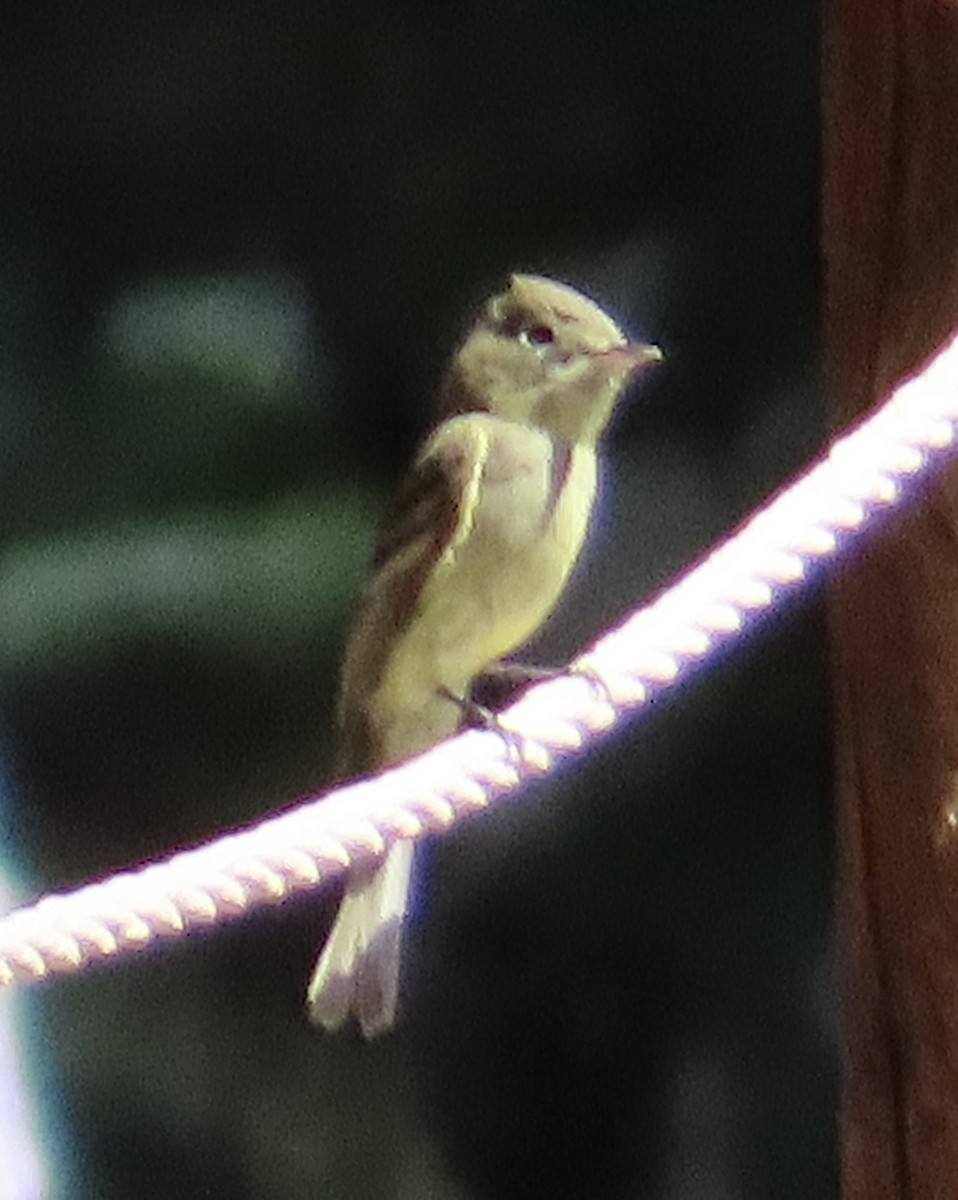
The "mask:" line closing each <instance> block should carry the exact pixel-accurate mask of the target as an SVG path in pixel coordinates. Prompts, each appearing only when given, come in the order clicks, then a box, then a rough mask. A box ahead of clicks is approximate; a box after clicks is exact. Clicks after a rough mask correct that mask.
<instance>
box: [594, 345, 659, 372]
mask: <svg viewBox="0 0 958 1200" xmlns="http://www.w3.org/2000/svg"><path fill="white" fill-rule="evenodd" d="M599 357H600V358H602V359H603V360H604V361H605V362H606V363H608V365H609V368H610V370H611V371H614V372H616V373H621V374H622V375H632V374H635V373H637V372H639V371H644V370H645V369H646V368H648V367H654V366H655V365H656V363H660V362H662V360H663V359H664V357H665V355H664V354H663V353H662V351H661V350H660V349H659V348H658V346H652V345H649V343H648V342H624V343H623V344H622V345H621V346H610V347H609V349H608V350H603V351H602V353H601V354H600V355H599Z"/></svg>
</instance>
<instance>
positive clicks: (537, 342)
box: [516, 325, 555, 353]
mask: <svg viewBox="0 0 958 1200" xmlns="http://www.w3.org/2000/svg"><path fill="white" fill-rule="evenodd" d="M516 340H517V341H519V342H521V343H522V345H523V346H529V347H531V349H533V350H536V351H537V352H539V353H541V352H542V351H543V350H544V349H545V348H546V347H547V346H551V345H552V343H553V342H554V341H555V334H554V333H553V332H552V330H551V329H550V328H549V326H548V325H535V326H533V328H532V329H520V330H519V333H518V335H517V338H516Z"/></svg>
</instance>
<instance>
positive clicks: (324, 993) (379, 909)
mask: <svg viewBox="0 0 958 1200" xmlns="http://www.w3.org/2000/svg"><path fill="white" fill-rule="evenodd" d="M412 859H413V844H412V842H396V844H395V845H394V846H392V847H391V848H390V850H389V852H388V853H387V855H386V858H385V860H384V861H383V863H382V864H381V865H380V866H378V867H377V868H376V870H375V872H374V873H373V874H372V875H368V876H366V877H365V878H364V879H357V880H355V881H353V882H351V883H350V885H349V888H348V889H347V891H346V895H345V897H344V898H343V903H342V905H341V907H340V910H339V914H338V916H337V917H336V921H335V923H334V925H333V928H332V931H331V932H330V935H329V938H328V940H327V942H326V945H325V946H324V947H323V952H322V954H320V956H319V961H318V962H317V964H316V966H315V968H314V970H313V976H312V979H311V980H310V983H309V990H308V992H307V994H306V1005H307V1008H308V1010H309V1017H310V1020H311V1021H312V1022H313V1024H315V1025H321V1026H322V1027H323V1028H324V1029H328V1030H331V1031H332V1030H336V1029H339V1028H340V1027H341V1026H342V1025H343V1024H344V1023H345V1022H346V1021H347V1019H348V1018H349V1017H350V1016H355V1017H356V1019H357V1020H358V1021H359V1026H360V1028H361V1029H362V1031H363V1033H364V1034H365V1036H366V1037H368V1038H372V1037H375V1036H376V1035H377V1034H380V1033H385V1032H386V1031H387V1030H388V1029H391V1028H392V1026H393V1023H394V1022H395V1019H396V1004H397V1002H398V999H399V961H400V949H401V940H402V925H403V917H404V916H405V914H406V907H407V904H408V898H409V882H410V876H411V874H412Z"/></svg>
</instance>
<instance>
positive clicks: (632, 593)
mask: <svg viewBox="0 0 958 1200" xmlns="http://www.w3.org/2000/svg"><path fill="white" fill-rule="evenodd" d="M817 23H818V12H817V9H816V8H815V7H814V6H812V5H810V4H807V3H802V4H799V3H787V2H786V3H779V4H775V5H769V4H767V3H758V2H757V0H749V2H745V3H739V4H735V5H733V4H728V3H726V4H718V5H716V4H714V3H705V2H704V0H690V2H687V3H681V2H679V3H676V2H675V0H671V2H670V3H664V2H663V0H657V2H655V3H653V2H652V0H648V2H646V3H642V4H633V5H627V6H623V5H620V4H612V3H611V2H606V0H603V2H596V0H591V2H589V3H586V2H585V0H579V2H576V0H562V2H557V3H554V4H545V3H540V4H533V3H516V4H511V5H500V4H496V3H489V4H486V5H485V6H478V5H474V4H462V5H440V4H437V3H428V2H426V0H421V2H419V3H414V2H412V0H408V2H407V3H405V4H393V5H386V4H382V3H379V4H377V3H374V2H372V0H351V2H350V3H349V4H345V3H342V2H341V0H330V2H328V3H324V4H322V5H319V4H307V3H305V2H302V3H293V2H292V0H276V2H274V3H273V4H270V5H265V4H261V3H257V4H253V3H251V2H249V0H232V2H231V3H229V4H227V3H213V2H212V0H203V2H201V0H190V2H188V3H186V2H184V3H179V4H177V3H171V2H166V3H163V2H156V3H152V4H150V5H143V6H129V7H128V9H127V10H126V11H124V12H122V14H121V12H120V8H119V6H114V5H109V4H104V3H97V2H95V0H93V2H91V3H89V4H84V5H75V6H67V5H53V4H44V3H36V4H33V5H31V6H29V7H27V6H22V5H19V4H13V3H11V4H9V5H6V6H5V7H4V11H3V15H2V17H0V152H2V162H3V170H2V172H0V331H2V335H0V357H2V365H3V372H2V376H0V539H2V570H0V731H2V736H3V740H4V745H5V749H6V752H7V758H8V763H7V767H8V771H9V775H10V778H11V781H12V788H13V795H14V803H13V807H12V810H11V813H10V819H9V820H8V821H7V830H6V832H5V836H4V840H5V842H6V844H7V846H8V848H9V847H13V848H15V849H16V851H17V852H18V853H19V854H20V855H21V858H22V861H23V862H24V863H26V864H28V865H29V868H30V870H31V871H32V881H33V890H36V891H40V890H44V889H51V888H64V887H67V886H70V885H73V884H76V883H79V882H82V881H85V880H87V879H89V878H92V877H95V876H97V875H99V874H101V873H104V872H107V871H109V870H111V869H113V868H116V867H119V866H126V865H129V864H132V863H138V862H142V861H145V860H148V859H149V858H150V857H152V856H154V855H159V854H165V853H167V852H169V851H171V850H173V849H176V848H179V847H182V846H185V845H189V844H193V843H196V842H198V841H201V840H203V839H205V838H206V837H209V836H212V835H214V834H215V833H217V832H220V831H223V830H226V829H228V828H230V827H232V826H235V825H237V824H239V823H242V822H246V821H249V820H251V819H254V818H256V817H259V816H261V815H263V814H265V813H267V812H269V811H270V810H271V809H273V808H276V807H279V806H282V805H284V804H286V803H288V802H289V800H290V799H291V798H293V797H295V796H296V795H298V794H301V793H303V792H305V791H307V790H308V789H310V788H314V787H317V786H319V785H321V784H322V781H323V779H324V777H325V774H326V772H327V770H328V763H329V754H330V736H329V726H330V711H331V706H332V703H333V700H334V695H335V679H336V669H337V660H338V655H339V651H340V647H341V644H342V639H343V635H344V629H345V623H346V622H347V620H348V617H349V614H350V612H351V611H352V609H353V606H354V605H355V600H356V596H357V592H358V589H359V587H360V586H361V581H362V578H363V574H364V570H365V564H366V561H367V556H368V553H369V548H370V544H371V538H372V534H373V530H374V526H375V521H376V518H377V514H378V513H379V511H380V509H381V507H382V505H383V504H384V502H385V499H386V497H387V496H388V490H389V487H390V486H391V485H392V484H393V483H394V482H395V480H396V477H397V475H398V473H399V471H400V470H401V468H402V465H403V463H404V461H405V460H406V458H407V457H408V455H409V454H410V452H411V450H412V448H413V446H414V444H415V441H416V439H417V438H418V437H419V436H421V434H422V432H423V431H424V429H425V427H426V422H427V421H428V414H429V399H430V390H431V387H432V381H433V380H434V378H435V375H436V371H437V369H438V366H439V364H440V363H441V362H442V359H443V358H444V356H445V355H446V354H447V353H448V352H449V349H450V347H451V345H452V344H453V342H454V339H455V338H456V336H457V335H458V333H459V332H460V330H461V328H462V325H463V321H464V320H467V319H468V315H469V312H470V309H471V308H472V307H473V306H474V305H475V304H476V303H477V302H478V301H479V300H481V299H482V298H483V297H484V295H485V294H486V293H488V292H489V291H491V290H493V289H498V288H499V287H500V286H501V285H502V283H503V282H504V279H505V276H506V274H507V273H508V271H509V270H511V269H516V268H519V269H524V270H534V271H539V272H542V273H546V274H553V275H556V276H558V277H560V278H563V279H566V280H569V281H570V282H572V283H574V284H576V285H578V286H580V287H583V288H584V289H585V290H587V291H588V292H589V293H590V294H592V295H594V296H595V297H596V298H597V299H599V300H600V302H602V303H603V304H604V305H605V306H606V307H608V308H609V309H610V310H611V311H613V312H614V313H615V314H616V315H617V316H618V317H619V318H620V320H621V322H622V323H623V324H624V325H625V326H626V327H627V328H628V329H630V330H631V331H633V332H634V333H637V334H642V335H644V336H648V337H650V338H652V339H654V340H655V341H657V342H659V343H660V344H661V345H662V347H663V348H664V350H665V352H666V355H667V359H668V362H667V366H666V367H665V368H663V369H661V370H660V371H659V372H658V373H657V375H656V376H655V377H654V378H653V379H651V380H650V381H649V382H648V383H647V384H646V385H645V386H644V387H643V388H642V390H641V392H640V394H638V395H636V396H635V397H633V398H632V399H631V401H630V402H629V403H628V405H626V406H625V407H624V408H623V410H622V411H621V412H620V413H619V415H618V417H617V420H616V423H615V425H614V428H613V430H612V431H611V434H610V436H609V439H608V455H607V470H606V479H605V486H604V489H603V496H602V501H601V504H600V507H599V511H598V514H597V520H596V528H595V532H594V536H593V538H592V540H591V542H590V546H589V549H588V551H587V554H586V556H585V559H584V561H583V564H582V567H581V569H580V571H579V573H578V575H577V577H576V579H575V582H574V584H573V586H572V588H571V589H570V592H569V595H568V598H567V601H566V603H565V605H564V606H563V609H562V611H561V613H560V614H558V615H557V617H556V619H555V620H554V621H553V622H552V623H551V625H550V627H549V629H548V630H547V631H546V632H545V634H544V635H543V637H542V638H541V639H540V644H539V645H538V646H537V653H538V655H539V656H540V657H541V658H542V659H543V661H550V662H557V661H561V660H562V659H563V658H564V657H565V656H567V655H569V654H570V653H572V652H573V651H574V650H575V649H576V648H577V647H578V646H580V645H582V644H584V643H585V642H586V641H588V640H591V639H592V638H593V637H594V636H595V635H596V634H597V633H598V631H599V630H600V629H601V628H602V627H603V626H604V625H605V624H607V623H609V622H610V621H612V620H613V619H615V618H616V617H617V616H618V615H619V614H620V613H621V612H622V611H623V610H624V609H625V608H627V607H628V606H629V605H631V604H633V603H635V602H637V601H638V600H639V599H641V598H642V597H644V596H646V595H648V594H649V593H650V592H652V591H654V590H655V589H656V588H657V587H658V586H660V585H661V584H663V583H665V582H666V581H667V580H668V579H669V578H670V577H671V575H672V574H673V573H674V572H675V571H676V570H678V569H679V568H680V567H682V565H683V564H685V563H686V562H687V561H689V560H690V559H691V558H692V557H693V556H695V555H696V554H698V553H699V552H700V551H702V550H703V549H704V548H705V547H707V546H708V545H709V544H710V543H711V542H712V541H713V540H714V539H716V538H718V537H719V536H721V535H722V534H723V532H725V531H726V530H727V529H728V528H729V527H731V526H732V525H733V524H734V523H735V522H736V521H737V520H738V519H740V517H742V516H743V515H744V514H745V513H746V512H747V511H748V510H749V509H750V508H751V507H752V506H753V505H754V504H756V503H757V502H758V501H759V500H760V499H762V498H763V497H764V496H765V495H766V494H767V493H768V491H769V490H770V489H772V488H774V487H776V486H778V484H779V483H780V482H782V481H783V480H784V479H785V478H787V476H788V475H789V474H790V473H791V472H792V471H794V470H795V469H796V468H797V467H799V466H800V465H801V464H802V463H803V462H804V461H805V460H806V459H807V458H808V457H809V456H810V455H811V454H813V453H814V452H815V450H816V449H817V447H818V446H819V445H820V443H821V440H822V436H823V433H822V422H821V417H820V384H819V375H818V363H817V338H816V327H817V304H818V296H817V284H818V265H817V251H816V242H817V231H816V202H817V178H816V166H817V164H816V154H817V120H818V117H817V53H818V45H817V39H818V30H817ZM823 657H824V651H823V629H822V622H821V620H820V615H819V612H818V609H817V606H816V601H815V599H814V597H812V598H809V599H807V600H806V601H805V602H804V603H803V604H802V605H801V606H799V607H797V608H796V607H793V608H792V610H791V611H790V612H789V613H787V614H786V615H785V616H781V617H777V618H775V619H774V620H772V621H771V622H768V623H766V624H765V625H764V626H763V628H762V629H761V630H760V631H759V632H757V633H756V634H754V635H753V636H751V637H750V638H749V639H747V642H746V644H743V645H741V646H739V647H738V648H737V650H736V652H735V654H734V655H731V656H728V657H727V658H725V659H723V660H722V661H721V662H719V663H718V664H716V665H714V666H712V667H711V668H710V669H709V670H708V672H706V673H700V675H699V676H698V678H697V679H696V680H694V681H693V682H692V683H691V684H689V685H687V686H686V687H684V688H683V689H682V690H681V692H680V693H679V694H678V695H675V696H672V697H670V698H668V699H667V700H663V701H662V702H660V703H659V704H657V705H656V707H655V709H654V710H653V711H651V712H649V713H647V714H645V716H644V718H643V719H642V720H641V721H638V722H636V723H635V725H634V727H632V728H631V729H629V730H628V731H627V732H625V733H624V734H622V735H620V736H617V737H616V738H614V739H613V740H612V741H610V742H609V743H607V744H606V745H604V746H603V747H602V748H601V749H600V750H599V751H598V752H597V753H595V754H594V755H593V756H592V757H591V758H590V759H589V761H588V762H586V763H578V764H576V765H574V766H572V767H569V768H567V769H566V770H565V771H564V772H563V773H562V774H561V776H560V778H558V779H550V780H548V781H545V782H542V783H540V784H538V785H536V786H535V787H533V788H531V789H529V791H528V792H527V793H526V794H525V795H524V796H523V797H522V798H521V799H520V800H518V801H515V802H513V803H510V804H509V805H507V806H506V807H505V808H503V809H502V810H501V811H498V812H496V813H494V814H492V815H490V816H488V817H485V818H483V819H482V820H478V821H476V822H474V823H472V824H470V825H469V826H468V827H465V828H463V829H461V830H460V831H459V832H457V833H456V834H454V835H453V836H450V837H447V838H445V839H444V840H443V842H442V844H441V845H436V846H434V847H432V848H431V849H430V852H429V855H428V864H427V869H426V870H425V871H424V873H423V887H422V892H421V904H420V909H421V913H420V916H421V919H420V921H419V923H418V925H417V927H416V929H415V931H414V932H413V935H412V937H411V940H410V954H409V960H408V970H407V976H406V990H407V997H406V1004H405V1023H404V1027H403V1029H402V1031H401V1032H400V1033H398V1034H397V1035H396V1036H394V1037H392V1038H390V1039H387V1040H385V1041H383V1042H382V1043H378V1044H376V1045H374V1046H366V1045H362V1044H360V1043H359V1042H358V1041H356V1040H352V1039H349V1038H340V1039H330V1038H324V1037H321V1036H319V1035H317V1034H316V1033H315V1032H313V1031H312V1030H310V1029H309V1028H308V1027H307V1025H306V1023H305V1021H304V1018H303V1013H302V995H303V989H304V986H305V981H306V978H307V975H308V971H309V967H310V965H311V962H312V958H313V955H314V951H315V945H316V943H317V941H318V939H319V937H320V935H321V933H322V931H323V929H324V928H325V925H326V924H327V923H328V920H329V917H330V914H331V908H332V906H331V898H329V897H327V898H325V899H324V897H323V896H320V895H318V896H313V897H307V898H299V899H297V900H295V901H293V902H291V903H289V904H287V905H285V906H283V907H282V908H280V909H277V910H273V911H269V912H265V913H262V914H259V915H256V916H254V917H252V918H249V919H247V920H245V921H243V922H240V923H237V924H234V925H232V926H229V927H225V928H223V929H221V930H218V931H215V932H206V933H203V934H201V935H193V936H192V937H190V938H188V939H186V940H185V941H184V942H181V943H177V944H169V945H167V946H165V947H164V948H162V949H159V950H156V951H153V952H150V953H147V954H143V955H142V956H140V957H138V958H133V959H126V960H124V961H122V962H118V963H117V964H115V965H113V966H111V967H108V968H99V969H95V970H92V971H90V972H88V973H87V974H84V975H82V976H79V977H77V978H71V979H62V978H61V979H57V980H55V981H53V982H51V983H50V984H49V985H48V986H46V987H44V988H42V989H35V991H34V993H33V997H34V1003H35V1004H36V1006H37V1010H38V1011H37V1012H36V1013H35V1014H34V1015H35V1019H36V1021H37V1022H38V1026H39V1029H40V1030H41V1035H40V1040H41V1041H42V1042H45V1044H46V1048H47V1051H48V1054H49V1056H50V1058H51V1059H52V1062H53V1067H52V1069H51V1070H48V1071H47V1073H46V1074H45V1075H44V1077H43V1078H44V1081H45V1085H44V1086H45V1090H46V1093H47V1098H48V1099H50V1100H52V1101H54V1102H55V1104H56V1105H57V1106H58V1107H59V1108H60V1109H61V1111H62V1112H63V1113H64V1114H65V1116H66V1119H67V1121H68V1122H69V1124H70V1126H71V1128H72V1134H73V1138H72V1153H68V1152H67V1149H66V1148H65V1146H61V1145H59V1144H57V1145H54V1146H53V1148H52V1152H53V1154H54V1158H55V1162H56V1163H57V1166H56V1169H55V1174H56V1175H57V1176H58V1178H59V1179H60V1181H61V1186H60V1188H59V1190H58V1191H57V1192H56V1200H60V1198H61V1197H62V1198H64V1200H67V1198H69V1200H73V1198H78V1200H87V1198H89V1200H93V1198H94V1197H96V1198H97V1200H101V1198H103V1200H107V1198H108V1200H113V1198H117V1200H126V1198H127V1197H134V1196H135V1197H138V1198H142V1200H147V1198H153V1197H156V1198H167V1197H177V1198H182V1197H186V1198H192V1197H214V1198H220V1197H222V1198H224V1200H244V1198H249V1200H265V1198H274V1197H275V1198H279V1197H282V1198H284V1200H290V1198H297V1197H303V1198H305V1197H314V1196H329V1197H337V1198H339V1197H343V1198H347V1200H352V1198H354V1197H356V1198H364V1197H369V1198H370V1200H376V1198H379V1197H397V1198H400V1200H406V1198H418V1197H437V1198H441V1200H466V1198H468V1197H493V1198H497V1197H525V1196H550V1197H551V1196H563V1197H566V1196H567V1197H616V1196H629V1197H643V1198H645V1197H649V1198H653V1200H713V1198H714V1200H729V1198H732V1197H735V1198H738V1197H743V1198H745V1197H755V1198H765V1197H768V1196H775V1197H778V1198H782V1200H788V1198H790V1197H795V1198H796V1200H798V1198H801V1200H810V1198H816V1200H817V1198H818V1197H830V1196H834V1195H835V1194H836V1190H837V1184H836V1167H835V1162H834V1144H833V1133H832V1120H833V1105H834V1094H833V1093H834V1062H833V1054H834V1051H833V1044H832V1037H833V1030H832V1019H833V1003H832V999H831V990H830V970H829V961H828V927H827V911H828V867H829V862H828V858H829V823H828V811H827V799H826V797H827V794H828V787H827V785H828V752H827V741H826V724H827V713H826V704H827V697H826V691H825V688H824V682H823V679H824V673H823Z"/></svg>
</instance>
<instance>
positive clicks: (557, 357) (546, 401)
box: [442, 275, 662, 442]
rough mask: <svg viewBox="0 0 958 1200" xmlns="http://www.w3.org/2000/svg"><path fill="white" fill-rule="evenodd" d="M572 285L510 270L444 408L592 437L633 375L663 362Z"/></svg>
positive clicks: (449, 384) (460, 357)
mask: <svg viewBox="0 0 958 1200" xmlns="http://www.w3.org/2000/svg"><path fill="white" fill-rule="evenodd" d="M661 359H662V353H661V351H660V350H659V349H658V348H657V347H656V346H649V345H647V344H645V343H643V342H631V341H629V340H628V338H626V336H625V335H624V334H623V332H622V330H621V329H619V327H618V326H617V325H616V323H615V322H614V321H613V320H612V318H611V317H610V316H608V315H607V314H606V313H604V312H603V311H602V309H601V308H599V306H598V305H597V304H594V303H593V302H592V301H591V300H588V299H587V298H586V297H585V296H583V295H582V294H581V293H580V292H577V291H575V289H574V288H571V287H568V286H567V285H566V284H563V283H556V282H555V281H554V280H551V279H544V278H542V277H540V276H537V275H513V276H512V278H511V279H510V281H509V286H508V287H507V288H506V290H505V291H504V292H502V293H500V294H499V295H497V296H493V297H492V299H491V300H489V301H488V303H487V304H486V305H485V307H484V308H483V310H482V312H481V313H480V315H479V319H478V320H477V321H476V323H475V325H474V326H473V327H472V329H471V330H470V332H469V334H468V335H467V337H466V339H465V341H464V342H463V343H462V345H461V346H460V347H459V349H458V350H457V351H456V353H455V355H454V357H453V360H452V363H451V364H450V367H449V371H448V373H447V376H446V380H445V382H444V385H443V394H442V407H443V410H444V414H448V413H450V412H453V411H457V412H492V413H495V414H497V415H498V416H502V417H505V418H507V419H508V420H513V421H520V422H522V423H523V424H530V425H537V426H539V427H541V428H543V429H547V430H549V431H550V432H551V433H557V434H560V435H561V436H563V437H567V438H569V440H570V441H576V442H578V441H585V442H594V441H595V440H596V439H597V438H598V436H599V434H600V433H601V432H602V430H603V429H604V427H605V425H606V424H607V422H608V420H609V417H610V415H611V413H612V409H613V406H614V405H615V402H616V400H617V399H618V397H619V395H620V394H621V392H622V390H623V389H624V387H625V384H626V383H627V382H628V380H629V379H630V378H631V377H632V376H633V375H635V374H636V373H637V372H638V371H640V370H642V369H643V368H646V367H648V366H650V365H652V364H653V363H657V362H660V361H661Z"/></svg>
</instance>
